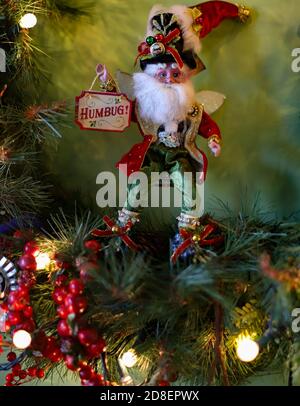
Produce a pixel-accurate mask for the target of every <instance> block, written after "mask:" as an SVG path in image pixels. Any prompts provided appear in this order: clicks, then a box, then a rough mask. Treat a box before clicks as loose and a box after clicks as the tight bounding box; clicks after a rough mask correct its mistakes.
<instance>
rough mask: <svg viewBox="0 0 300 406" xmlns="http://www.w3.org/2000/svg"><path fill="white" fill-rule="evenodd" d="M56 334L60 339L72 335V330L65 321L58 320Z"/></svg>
mask: <svg viewBox="0 0 300 406" xmlns="http://www.w3.org/2000/svg"><path fill="white" fill-rule="evenodd" d="M57 332H58V334H59V335H60V336H61V337H70V336H71V335H72V329H71V327H70V326H69V324H68V323H67V321H66V320H59V322H58V325H57Z"/></svg>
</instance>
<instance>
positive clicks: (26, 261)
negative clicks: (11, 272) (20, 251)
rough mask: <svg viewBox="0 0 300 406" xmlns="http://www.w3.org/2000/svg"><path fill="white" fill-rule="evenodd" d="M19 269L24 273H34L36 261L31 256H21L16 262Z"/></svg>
mask: <svg viewBox="0 0 300 406" xmlns="http://www.w3.org/2000/svg"><path fill="white" fill-rule="evenodd" d="M18 265H19V267H20V268H21V269H22V270H24V271H35V270H36V266H37V265H36V260H35V258H34V256H33V255H28V254H25V255H22V256H21V258H20V259H19V262H18Z"/></svg>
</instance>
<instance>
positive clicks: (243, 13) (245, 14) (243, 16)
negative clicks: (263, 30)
mask: <svg viewBox="0 0 300 406" xmlns="http://www.w3.org/2000/svg"><path fill="white" fill-rule="evenodd" d="M238 8H239V19H240V21H241V23H243V24H244V23H246V22H247V21H248V19H249V17H250V14H251V11H250V9H249V8H248V7H246V6H243V5H238Z"/></svg>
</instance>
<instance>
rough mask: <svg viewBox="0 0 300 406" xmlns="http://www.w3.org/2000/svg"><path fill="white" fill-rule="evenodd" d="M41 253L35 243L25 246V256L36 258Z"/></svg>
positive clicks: (28, 243)
mask: <svg viewBox="0 0 300 406" xmlns="http://www.w3.org/2000/svg"><path fill="white" fill-rule="evenodd" d="M39 252H40V249H39V247H38V245H37V243H36V242H35V241H29V242H27V243H26V244H25V246H24V254H27V255H33V256H34V257H36V256H37V255H38V254H39Z"/></svg>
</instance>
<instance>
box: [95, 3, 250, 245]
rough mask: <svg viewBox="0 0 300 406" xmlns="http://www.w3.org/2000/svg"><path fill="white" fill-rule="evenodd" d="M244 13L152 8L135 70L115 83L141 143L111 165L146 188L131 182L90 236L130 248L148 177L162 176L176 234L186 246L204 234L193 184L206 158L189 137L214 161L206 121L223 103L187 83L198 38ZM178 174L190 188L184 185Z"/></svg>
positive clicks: (217, 138)
mask: <svg viewBox="0 0 300 406" xmlns="http://www.w3.org/2000/svg"><path fill="white" fill-rule="evenodd" d="M249 14H250V12H249V10H248V9H247V8H246V7H244V6H239V5H234V4H231V3H228V2H225V1H209V2H205V3H201V4H198V5H196V6H192V7H186V6H172V7H170V8H168V9H166V8H163V7H162V6H154V7H153V8H152V10H151V12H150V15H149V18H148V26H147V33H146V36H145V40H144V41H143V42H142V43H141V44H140V45H139V47H138V55H137V58H136V62H138V61H139V64H140V68H141V71H140V72H136V73H134V74H133V75H132V76H131V75H127V74H121V73H119V74H118V76H117V80H118V85H119V88H120V90H121V91H122V92H123V93H126V94H127V96H128V98H129V99H131V100H132V101H133V103H134V108H133V114H132V121H134V122H136V123H137V124H138V127H139V129H140V132H141V135H142V136H143V142H141V143H139V144H136V145H134V146H133V147H132V148H131V150H130V151H129V152H128V153H127V154H126V155H124V156H123V157H122V158H121V160H120V161H119V162H118V163H117V164H116V166H117V167H118V168H119V169H120V170H123V171H126V174H127V176H131V177H132V176H135V175H136V174H138V173H140V172H142V173H144V174H146V175H147V177H148V180H149V183H148V186H147V190H143V189H141V188H140V181H139V177H138V176H137V180H136V182H135V181H133V182H132V181H131V182H130V184H129V187H128V194H127V200H126V203H125V205H124V207H123V209H122V210H121V211H119V218H118V221H117V222H114V221H113V220H111V219H110V218H108V217H107V216H106V217H105V218H104V222H105V223H106V225H107V230H104V231H103V230H94V232H93V235H96V236H120V237H121V238H122V240H123V241H124V242H125V244H126V245H128V246H129V247H131V248H132V249H135V250H136V249H138V246H137V245H136V244H135V243H134V242H133V241H132V240H131V239H130V237H129V236H128V232H129V230H130V229H131V228H132V226H133V225H134V224H135V223H136V222H137V221H138V220H139V215H140V212H141V206H143V204H140V202H141V201H143V195H145V196H146V197H145V198H148V190H150V185H151V182H150V179H151V174H152V173H153V172H158V173H161V172H165V171H166V172H168V173H169V175H170V178H171V180H172V182H173V184H174V187H175V188H177V189H178V190H179V191H180V192H181V193H182V196H183V199H182V201H183V203H182V207H181V214H180V216H179V217H178V226H179V230H180V231H182V230H185V231H187V232H186V233H185V234H186V235H188V238H189V239H191V241H194V239H193V235H192V234H193V233H195V235H196V236H199V235H200V236H201V235H202V234H203V232H204V234H205V233H206V230H205V228H204V230H203V229H201V226H202V225H201V216H202V214H203V213H202V212H201V210H202V208H201V207H202V206H201V185H202V184H203V182H204V180H205V177H206V172H207V158H206V156H205V154H204V153H203V152H202V151H201V150H199V149H198V147H197V145H196V137H197V135H201V136H202V137H204V138H205V139H206V140H207V143H208V147H209V149H210V150H211V152H212V154H213V155H214V156H215V157H218V156H219V155H220V153H221V133H220V129H219V127H218V125H217V124H216V123H215V122H214V121H213V120H212V118H211V117H210V115H209V114H211V113H213V112H214V111H216V110H217V109H218V108H219V107H220V106H221V105H222V103H223V101H224V99H225V97H224V96H223V95H220V94H218V93H215V92H200V93H196V92H195V89H194V86H193V84H192V81H191V78H192V77H193V76H195V75H197V74H198V73H199V72H201V71H202V70H203V69H205V67H204V65H203V63H202V62H201V60H200V59H199V57H198V56H197V54H198V53H199V51H200V49H201V42H200V39H202V38H204V37H205V36H206V35H207V34H208V33H209V32H210V31H211V30H212V29H213V28H215V27H217V26H218V25H219V24H220V23H221V22H222V21H223V20H224V19H237V20H240V21H241V22H245V21H246V20H247V19H248V17H249ZM186 173H189V174H190V178H189V180H190V181H186V178H185V174H186ZM133 179H134V178H133ZM131 180H132V179H131ZM195 197H196V199H195ZM202 203H203V202H202ZM201 233H202V234H201ZM183 234H184V233H183ZM183 234H182V235H183ZM195 241H196V240H195ZM196 242H197V241H196Z"/></svg>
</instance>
